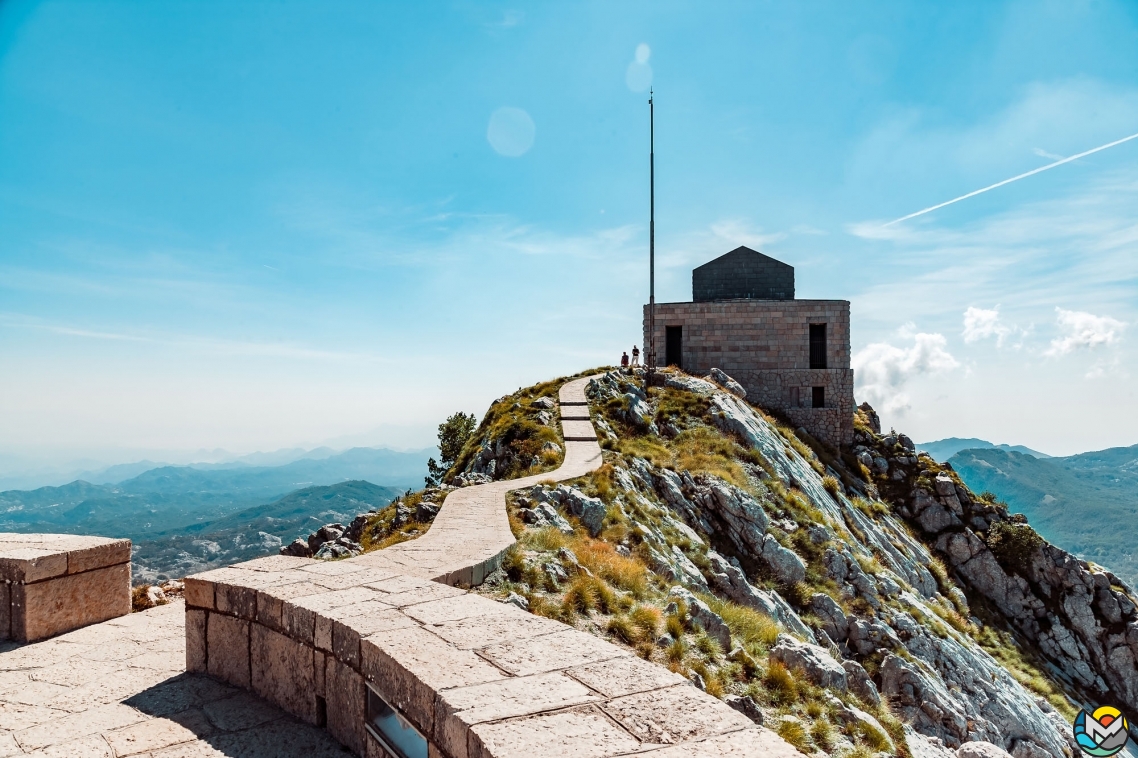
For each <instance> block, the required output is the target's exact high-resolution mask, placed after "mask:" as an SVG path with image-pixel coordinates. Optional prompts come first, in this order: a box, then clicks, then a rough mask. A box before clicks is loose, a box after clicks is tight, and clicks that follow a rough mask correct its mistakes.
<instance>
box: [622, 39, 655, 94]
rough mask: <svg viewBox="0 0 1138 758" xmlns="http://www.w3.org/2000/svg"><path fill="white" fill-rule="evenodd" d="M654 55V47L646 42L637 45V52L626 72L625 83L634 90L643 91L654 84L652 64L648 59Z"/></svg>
mask: <svg viewBox="0 0 1138 758" xmlns="http://www.w3.org/2000/svg"><path fill="white" fill-rule="evenodd" d="M651 56H652V48H650V47H648V45H647V44H646V43H644V42H641V43H640V44H639V45H637V46H636V54H635V57H634V58H633V60H632V62H631V63H629V64H628V68H627V69H626V70H625V72H624V83H625V84H627V85H628V88H629V89H630V90H632V91H633V92H643V91H645V90H646V89H648V88H649V87H650V86H652V66H650V65H649V64H648V59H649V58H650V57H651Z"/></svg>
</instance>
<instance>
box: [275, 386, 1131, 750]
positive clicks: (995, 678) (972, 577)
mask: <svg viewBox="0 0 1138 758" xmlns="http://www.w3.org/2000/svg"><path fill="white" fill-rule="evenodd" d="M657 378H658V381H657V382H655V383H654V384H653V386H650V387H649V386H646V384H645V378H644V376H643V374H642V373H641V374H628V373H621V372H610V373H608V374H603V375H599V376H597V377H595V378H594V380H593V381H591V382H590V383H589V386H588V389H587V394H588V396H589V399H590V403H591V411H592V413H591V415H592V420H593V424H594V426H595V428H596V429H597V431H598V436H600V437H601V438H602V447H604V448H605V461H606V465H605V466H603V467H602V468H601V469H600V470H599V471H597V472H595V473H594V474H591V475H589V476H586V477H582V478H581V479H579V480H575V481H572V482H570V483H567V484H561V485H556V486H553V485H552V484H548V485H547V484H539V485H536V486H533V487H530V488H528V489H526V490H522V491H518V492H515V493H514V494H513V495H512V496H511V498H510V516H511V524H512V526H513V528H514V532H515V535H516V536H517V537H518V540H519V544H518V546H517V547H516V548H515V549H514V550H512V551H511V553H510V554H509V555H508V556H507V558H506V561H505V564H504V567H503V570H501V571H499V572H497V573H496V574H494V575H492V576H491V577H490V578H489V579H488V581H487V582H486V584H485V585H484V586H483V587H482V588H481V589H480V591H482V592H484V593H486V594H489V595H491V596H494V597H497V598H499V599H501V600H504V601H506V602H510V603H512V604H515V605H517V606H519V607H521V608H524V609H526V610H528V611H530V612H532V613H536V614H539V615H544V616H549V617H553V618H557V619H559V620H561V621H564V622H566V623H570V624H573V625H574V626H576V627H577V628H579V629H583V630H587V631H590V632H592V633H594V634H597V635H600V636H604V637H607V638H609V639H611V640H614V641H617V642H621V643H623V644H627V645H629V646H630V647H633V648H635V649H636V651H637V653H638V654H640V655H641V656H642V657H645V658H648V659H650V660H656V661H658V662H660V663H662V664H665V665H667V666H668V667H669V668H671V669H672V670H673V671H677V672H679V673H681V674H683V675H684V676H686V677H688V679H689V680H690V681H691V682H692V683H693V685H695V686H697V687H700V688H701V689H704V690H706V691H707V692H710V693H712V694H714V695H717V696H719V697H722V698H724V699H725V700H726V701H727V702H728V703H730V704H731V705H732V706H733V707H735V708H736V709H737V710H739V711H741V712H743V713H745V714H746V715H748V717H749V718H752V719H753V720H756V721H759V722H760V723H762V722H766V723H767V725H769V726H771V727H772V728H774V729H775V730H776V731H778V733H779V734H780V735H782V736H783V737H784V738H786V739H787V740H788V741H789V742H791V743H792V744H794V745H795V746H796V747H798V748H799V749H800V750H802V751H803V752H806V753H811V752H814V753H825V754H850V755H860V756H868V755H869V754H872V753H881V752H884V753H889V754H896V755H913V756H921V757H922V758H943V757H944V756H947V755H948V754H949V753H955V754H956V755H958V756H959V758H979V756H980V755H981V754H983V755H984V756H985V757H987V756H992V757H993V758H995V756H1003V755H1006V754H1008V753H1010V754H1011V755H1013V756H1015V758H1043V756H1045V755H1051V756H1056V757H1058V756H1072V755H1076V754H1078V750H1077V747H1075V746H1074V745H1073V743H1072V742H1071V740H1070V719H1071V718H1072V716H1073V714H1074V712H1075V711H1076V710H1077V708H1076V703H1080V702H1083V701H1086V700H1103V699H1109V698H1116V702H1119V703H1124V704H1125V705H1126V706H1129V707H1133V705H1131V703H1132V702H1133V700H1132V698H1133V692H1134V689H1133V688H1134V686H1135V682H1136V680H1138V679H1136V676H1135V669H1134V654H1135V647H1134V644H1133V642H1132V640H1133V639H1134V638H1135V636H1136V635H1138V633H1136V632H1135V631H1134V630H1135V629H1136V628H1138V627H1136V626H1135V616H1134V614H1135V605H1134V602H1133V599H1132V598H1133V597H1134V595H1133V592H1132V591H1131V590H1130V589H1129V588H1128V587H1126V586H1125V585H1124V584H1122V583H1121V582H1120V581H1118V579H1117V578H1116V577H1114V576H1113V575H1111V574H1110V573H1109V572H1107V571H1105V570H1102V569H1100V568H1098V567H1094V566H1092V565H1090V564H1086V563H1082V562H1080V561H1078V560H1077V559H1074V558H1073V557H1072V556H1070V555H1069V554H1066V553H1064V552H1063V551H1061V550H1059V549H1057V548H1055V547H1053V546H1051V545H1048V544H1046V543H1045V542H1043V541H1042V540H1039V539H1038V537H1037V536H1034V533H1033V532H1031V531H1030V527H1029V526H1027V525H1026V524H1024V523H1023V522H1022V519H1021V518H1017V517H1016V516H1015V515H1014V514H1008V513H1007V511H1006V508H1004V507H1003V506H1001V504H999V503H995V502H992V501H990V500H985V499H982V498H980V497H977V496H976V495H974V494H972V493H971V492H969V491H968V490H967V488H966V487H965V486H964V485H963V484H962V483H961V482H960V481H959V479H958V478H957V477H955V475H954V473H953V472H952V471H951V469H950V468H948V467H945V466H942V465H939V464H937V463H936V462H935V461H933V460H932V459H931V458H929V457H928V456H924V455H917V454H916V453H915V451H914V449H913V445H912V442H911V441H910V440H908V438H907V437H905V436H904V435H900V434H895V433H889V434H882V433H881V431H880V429H879V428H878V427H877V426H876V423H877V422H876V417H875V416H876V415H875V414H873V412H872V409H871V408H868V406H863V407H862V409H861V410H859V413H858V419H857V421H858V423H857V435H856V440H855V446H854V448H853V449H851V450H844V451H838V450H834V449H832V448H827V447H825V446H822V445H819V444H818V443H816V442H815V441H813V440H812V439H810V438H809V435H807V434H805V432H803V431H802V430H798V431H797V432H795V431H792V430H790V429H788V428H787V427H786V426H784V425H783V424H781V423H779V422H778V421H777V420H776V419H773V418H771V417H770V416H768V415H766V414H764V413H763V412H762V411H761V410H760V409H757V408H755V407H753V406H751V405H749V404H748V403H746V401H745V397H744V395H745V393H743V392H742V391H741V388H739V387H737V385H735V383H734V382H733V381H732V380H731V379H730V377H727V376H726V375H724V374H722V372H718V374H716V373H714V372H713V374H712V375H711V376H709V377H707V378H704V379H701V378H697V377H691V376H687V375H684V374H682V373H680V372H674V371H666V372H661V373H659V374H658V375H657ZM732 385H735V386H732ZM534 394H538V397H537V398H536V399H538V400H541V399H542V398H543V397H545V396H544V395H540V393H531V394H529V395H527V394H526V391H522V392H521V393H519V395H518V396H511V397H507V398H503V399H502V400H501V401H498V403H496V405H497V406H500V407H505V408H512V409H514V410H519V409H522V410H524V412H525V413H534V412H537V411H540V410H545V408H540V409H538V408H535V404H534V403H533V400H534V399H535V398H534V397H533V395H534ZM497 426H498V428H499V429H500V428H501V425H497ZM494 427H495V424H493V423H488V422H487V421H484V422H483V425H482V427H480V430H479V432H478V433H477V434H476V436H475V439H473V440H472V441H471V442H470V443H469V445H468V450H467V451H464V454H465V455H464V458H465V463H463V465H462V466H461V467H457V470H455V471H452V472H451V478H450V483H451V484H467V483H473V482H472V481H471V480H472V478H476V480H477V481H483V480H494V479H502V478H513V477H512V476H510V475H509V474H503V473H502V471H500V470H499V469H498V466H497V464H495V466H494V467H493V468H492V469H491V468H488V467H487V466H486V465H484V464H480V463H479V462H478V461H480V460H483V459H484V456H483V455H482V453H481V452H479V451H487V450H489V451H497V450H511V449H513V450H516V449H517V446H514V447H513V448H511V447H510V446H509V445H508V444H505V445H503V443H502V441H501V440H500V439H495V438H493V429H494ZM530 447H533V445H532V444H531V445H530ZM515 457H516V456H515ZM495 460H500V459H498V458H495ZM541 463H542V461H541V460H540V459H539V458H538V457H537V456H534V457H533V458H532V459H531V460H529V461H528V464H529V465H528V469H529V473H533V469H534V468H540V466H541ZM513 467H515V468H516V463H515V464H513ZM509 468H510V467H504V469H509ZM475 469H480V470H475ZM447 490H448V488H447V487H446V486H444V487H443V488H441V489H440V490H437V491H435V492H431V491H427V492H424V493H415V494H414V495H409V496H406V497H405V498H403V499H402V502H397V503H396V504H394V505H392V506H390V507H389V508H387V509H382V510H380V511H378V512H373V513H369V514H362V515H361V516H360V517H358V518H357V519H356V521H355V522H353V526H354V527H356V529H355V531H354V532H352V533H349V532H350V531H351V530H350V529H345V528H343V527H340V526H339V525H330V526H331V527H332V529H330V530H329V528H328V527H325V528H324V530H321V531H325V530H327V531H328V534H326V535H323V538H324V541H323V542H322V543H321V549H322V545H324V544H335V543H336V542H337V541H339V540H343V539H345V535H346V536H347V537H346V538H347V539H352V540H353V541H354V542H356V543H363V544H361V545H360V548H361V549H367V548H368V547H374V546H377V545H379V544H381V543H382V542H383V541H384V540H391V539H396V540H400V539H407V538H412V537H414V536H415V535H414V534H409V533H407V532H404V531H400V526H401V525H402V526H405V525H406V524H410V523H413V522H412V521H411V519H412V518H414V519H416V520H418V518H419V515H420V514H418V512H417V511H415V513H414V515H412V509H413V508H418V507H419V506H418V504H419V503H424V502H425V503H428V504H431V503H434V502H439V503H441V502H442V498H443V497H445V494H446V492H447ZM414 498H418V500H417V501H415V502H414V503H412V502H411V501H412V500H413V499H414ZM425 523H429V519H428V520H427V521H426V522H425ZM425 523H424V526H422V527H419V526H416V527H414V528H412V529H410V530H409V531H410V532H417V531H418V530H419V529H420V528H425ZM357 524H358V526H357ZM337 531H339V532H340V533H339V534H336V533H335V532H337ZM355 535H359V536H355ZM364 535H369V536H366V537H365V536H364ZM314 536H316V537H318V538H320V537H321V535H320V534H319V533H317V534H316V535H314ZM353 538H354V539H353ZM303 547H304V548H306V549H307V550H309V553H318V552H319V549H316V550H314V549H313V545H311V544H308V543H305V544H304V546H303ZM344 547H349V546H344ZM297 549H298V550H299V549H300V547H299V546H298V547H297ZM326 552H328V551H326ZM328 557H333V556H328ZM1123 698H1130V699H1127V700H1123Z"/></svg>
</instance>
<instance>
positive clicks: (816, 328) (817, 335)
mask: <svg viewBox="0 0 1138 758" xmlns="http://www.w3.org/2000/svg"><path fill="white" fill-rule="evenodd" d="M810 368H826V325H825V324H811V325H810Z"/></svg>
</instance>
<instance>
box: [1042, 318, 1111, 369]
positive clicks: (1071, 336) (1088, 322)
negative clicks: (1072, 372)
mask: <svg viewBox="0 0 1138 758" xmlns="http://www.w3.org/2000/svg"><path fill="white" fill-rule="evenodd" d="M1055 312H1056V314H1057V315H1056V317H1055V320H1056V322H1057V323H1058V325H1059V329H1060V331H1061V332H1062V334H1061V335H1060V336H1058V337H1056V338H1055V339H1053V340H1051V347H1049V348H1048V349H1047V351H1046V352H1045V353H1044V355H1047V356H1050V357H1052V358H1057V357H1059V356H1062V355H1068V354H1070V353H1073V352H1075V351H1077V350H1095V349H1097V348H1100V347H1108V346H1110V345H1114V344H1116V343H1117V342H1119V341H1120V340H1121V339H1122V330H1123V329H1125V328H1126V324H1124V323H1123V322H1121V321H1119V320H1118V319H1115V318H1111V317H1110V316H1096V315H1094V314H1093V313H1086V312H1084V311H1068V310H1064V309H1062V308H1056V309H1055Z"/></svg>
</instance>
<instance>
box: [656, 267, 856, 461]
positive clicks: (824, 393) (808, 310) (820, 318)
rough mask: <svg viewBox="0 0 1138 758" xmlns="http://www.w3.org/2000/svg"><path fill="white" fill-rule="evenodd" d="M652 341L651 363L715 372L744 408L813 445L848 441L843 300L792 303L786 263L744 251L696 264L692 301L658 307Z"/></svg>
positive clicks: (849, 395) (849, 387)
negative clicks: (737, 391) (770, 415)
mask: <svg viewBox="0 0 1138 758" xmlns="http://www.w3.org/2000/svg"><path fill="white" fill-rule="evenodd" d="M655 336H656V360H657V363H658V364H659V365H661V366H678V367H679V368H681V369H683V370H684V371H686V372H688V373H690V374H696V375H699V376H704V375H706V374H707V373H708V372H709V371H710V370H711V369H712V368H718V369H722V370H723V371H725V372H727V374H729V375H730V376H731V377H732V378H734V379H735V380H736V381H737V382H739V383H740V384H741V385H743V388H744V389H746V390H747V400H749V401H750V402H752V403H755V404H756V405H759V406H762V407H763V408H767V409H770V410H773V411H778V412H780V413H782V414H783V415H785V416H786V417H787V418H789V419H790V421H791V422H792V423H793V424H794V425H795V426H796V427H798V426H801V427H805V428H806V430H807V431H808V432H810V433H811V434H812V435H814V437H816V438H817V439H819V440H823V441H825V442H829V443H830V444H832V445H849V444H851V443H852V442H853V414H854V397H853V369H851V368H850V304H849V301H848V300H796V299H795V298H794V268H793V267H792V266H788V265H787V264H785V263H783V262H782V261H777V260H775V259H774V258H771V257H769V256H766V255H763V254H762V253H760V252H758V251H756V250H751V249H750V248H747V247H739V248H736V249H734V250H732V251H731V252H729V253H727V254H726V255H722V256H720V257H718V258H716V259H715V260H713V261H710V262H708V263H705V264H703V265H702V266H700V267H698V268H696V269H694V270H693V271H692V302H690V303H657V304H656V335H655ZM648 337H649V335H648V306H647V305H646V306H644V344H645V345H647V344H648V343H649V339H648Z"/></svg>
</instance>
